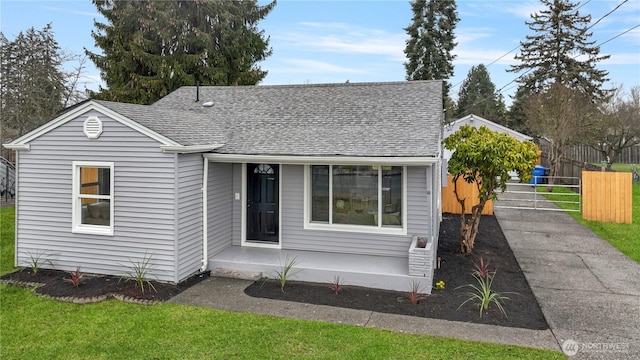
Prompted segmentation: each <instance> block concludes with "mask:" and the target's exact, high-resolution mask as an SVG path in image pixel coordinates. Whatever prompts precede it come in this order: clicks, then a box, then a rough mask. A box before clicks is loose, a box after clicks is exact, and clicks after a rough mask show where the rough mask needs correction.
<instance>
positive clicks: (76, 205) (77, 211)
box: [71, 161, 115, 236]
mask: <svg viewBox="0 0 640 360" xmlns="http://www.w3.org/2000/svg"><path fill="white" fill-rule="evenodd" d="M72 166H73V168H72V171H71V173H72V177H73V179H72V195H71V196H72V200H71V201H72V202H71V218H72V219H71V232H72V233H77V234H93V235H108V236H113V233H114V223H115V216H114V215H115V214H114V209H115V206H114V204H115V194H114V189H115V184H114V182H115V172H114V163H113V162H98V161H73V162H72ZM82 167H95V168H109V195H108V196H106V195H90V194H84V195H83V196H82V197H81V196H80V172H79V169H80V168H82ZM83 198H88V199H108V200H109V222H110V224H109V225H108V226H104V225H86V224H82V199H83Z"/></svg>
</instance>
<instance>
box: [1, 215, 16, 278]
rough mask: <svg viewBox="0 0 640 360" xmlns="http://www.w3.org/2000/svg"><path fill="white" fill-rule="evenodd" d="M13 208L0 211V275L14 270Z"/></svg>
mask: <svg viewBox="0 0 640 360" xmlns="http://www.w3.org/2000/svg"><path fill="white" fill-rule="evenodd" d="M14 227H15V208H14V207H13V206H11V207H6V208H1V209H0V275H2V274H5V273H8V272H12V271H14V270H16V268H15V267H14V266H13V259H14V256H15V253H14V251H15V242H14V235H13V234H14Z"/></svg>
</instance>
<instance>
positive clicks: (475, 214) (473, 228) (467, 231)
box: [460, 201, 485, 254]
mask: <svg viewBox="0 0 640 360" xmlns="http://www.w3.org/2000/svg"><path fill="white" fill-rule="evenodd" d="M484 204H485V201H480V203H479V204H478V205H475V206H474V207H473V208H472V209H471V218H470V219H469V221H467V222H466V223H465V224H464V226H463V228H462V231H461V235H462V238H461V239H460V252H461V253H463V254H470V253H471V252H472V251H473V246H474V245H475V242H476V236H477V235H478V228H479V225H480V217H481V216H482V210H483V209H484Z"/></svg>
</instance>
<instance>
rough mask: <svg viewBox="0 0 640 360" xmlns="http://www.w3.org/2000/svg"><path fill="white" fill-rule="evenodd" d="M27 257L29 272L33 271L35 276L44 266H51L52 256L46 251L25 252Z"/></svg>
mask: <svg viewBox="0 0 640 360" xmlns="http://www.w3.org/2000/svg"><path fill="white" fill-rule="evenodd" d="M27 256H28V257H29V262H28V263H29V267H30V268H31V271H33V274H34V275H35V274H37V273H38V270H40V268H42V266H44V265H49V266H53V261H51V256H52V254H51V253H49V252H47V251H43V250H35V251H33V252H31V251H29V252H27Z"/></svg>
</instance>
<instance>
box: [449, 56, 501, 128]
mask: <svg viewBox="0 0 640 360" xmlns="http://www.w3.org/2000/svg"><path fill="white" fill-rule="evenodd" d="M501 106H503V104H501V103H500V98H499V97H498V94H497V93H496V86H495V85H494V84H493V82H492V81H491V76H489V72H488V71H487V67H486V66H484V64H480V65H478V66H472V67H471V70H469V73H468V74H467V77H466V78H465V79H464V81H463V82H462V85H461V86H460V91H458V111H457V116H458V117H463V116H466V115H469V114H475V115H478V116H482V117H483V118H485V119H489V120H491V121H494V122H498V123H501V122H502V120H503V119H501V118H500V116H501V114H500V112H501Z"/></svg>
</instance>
